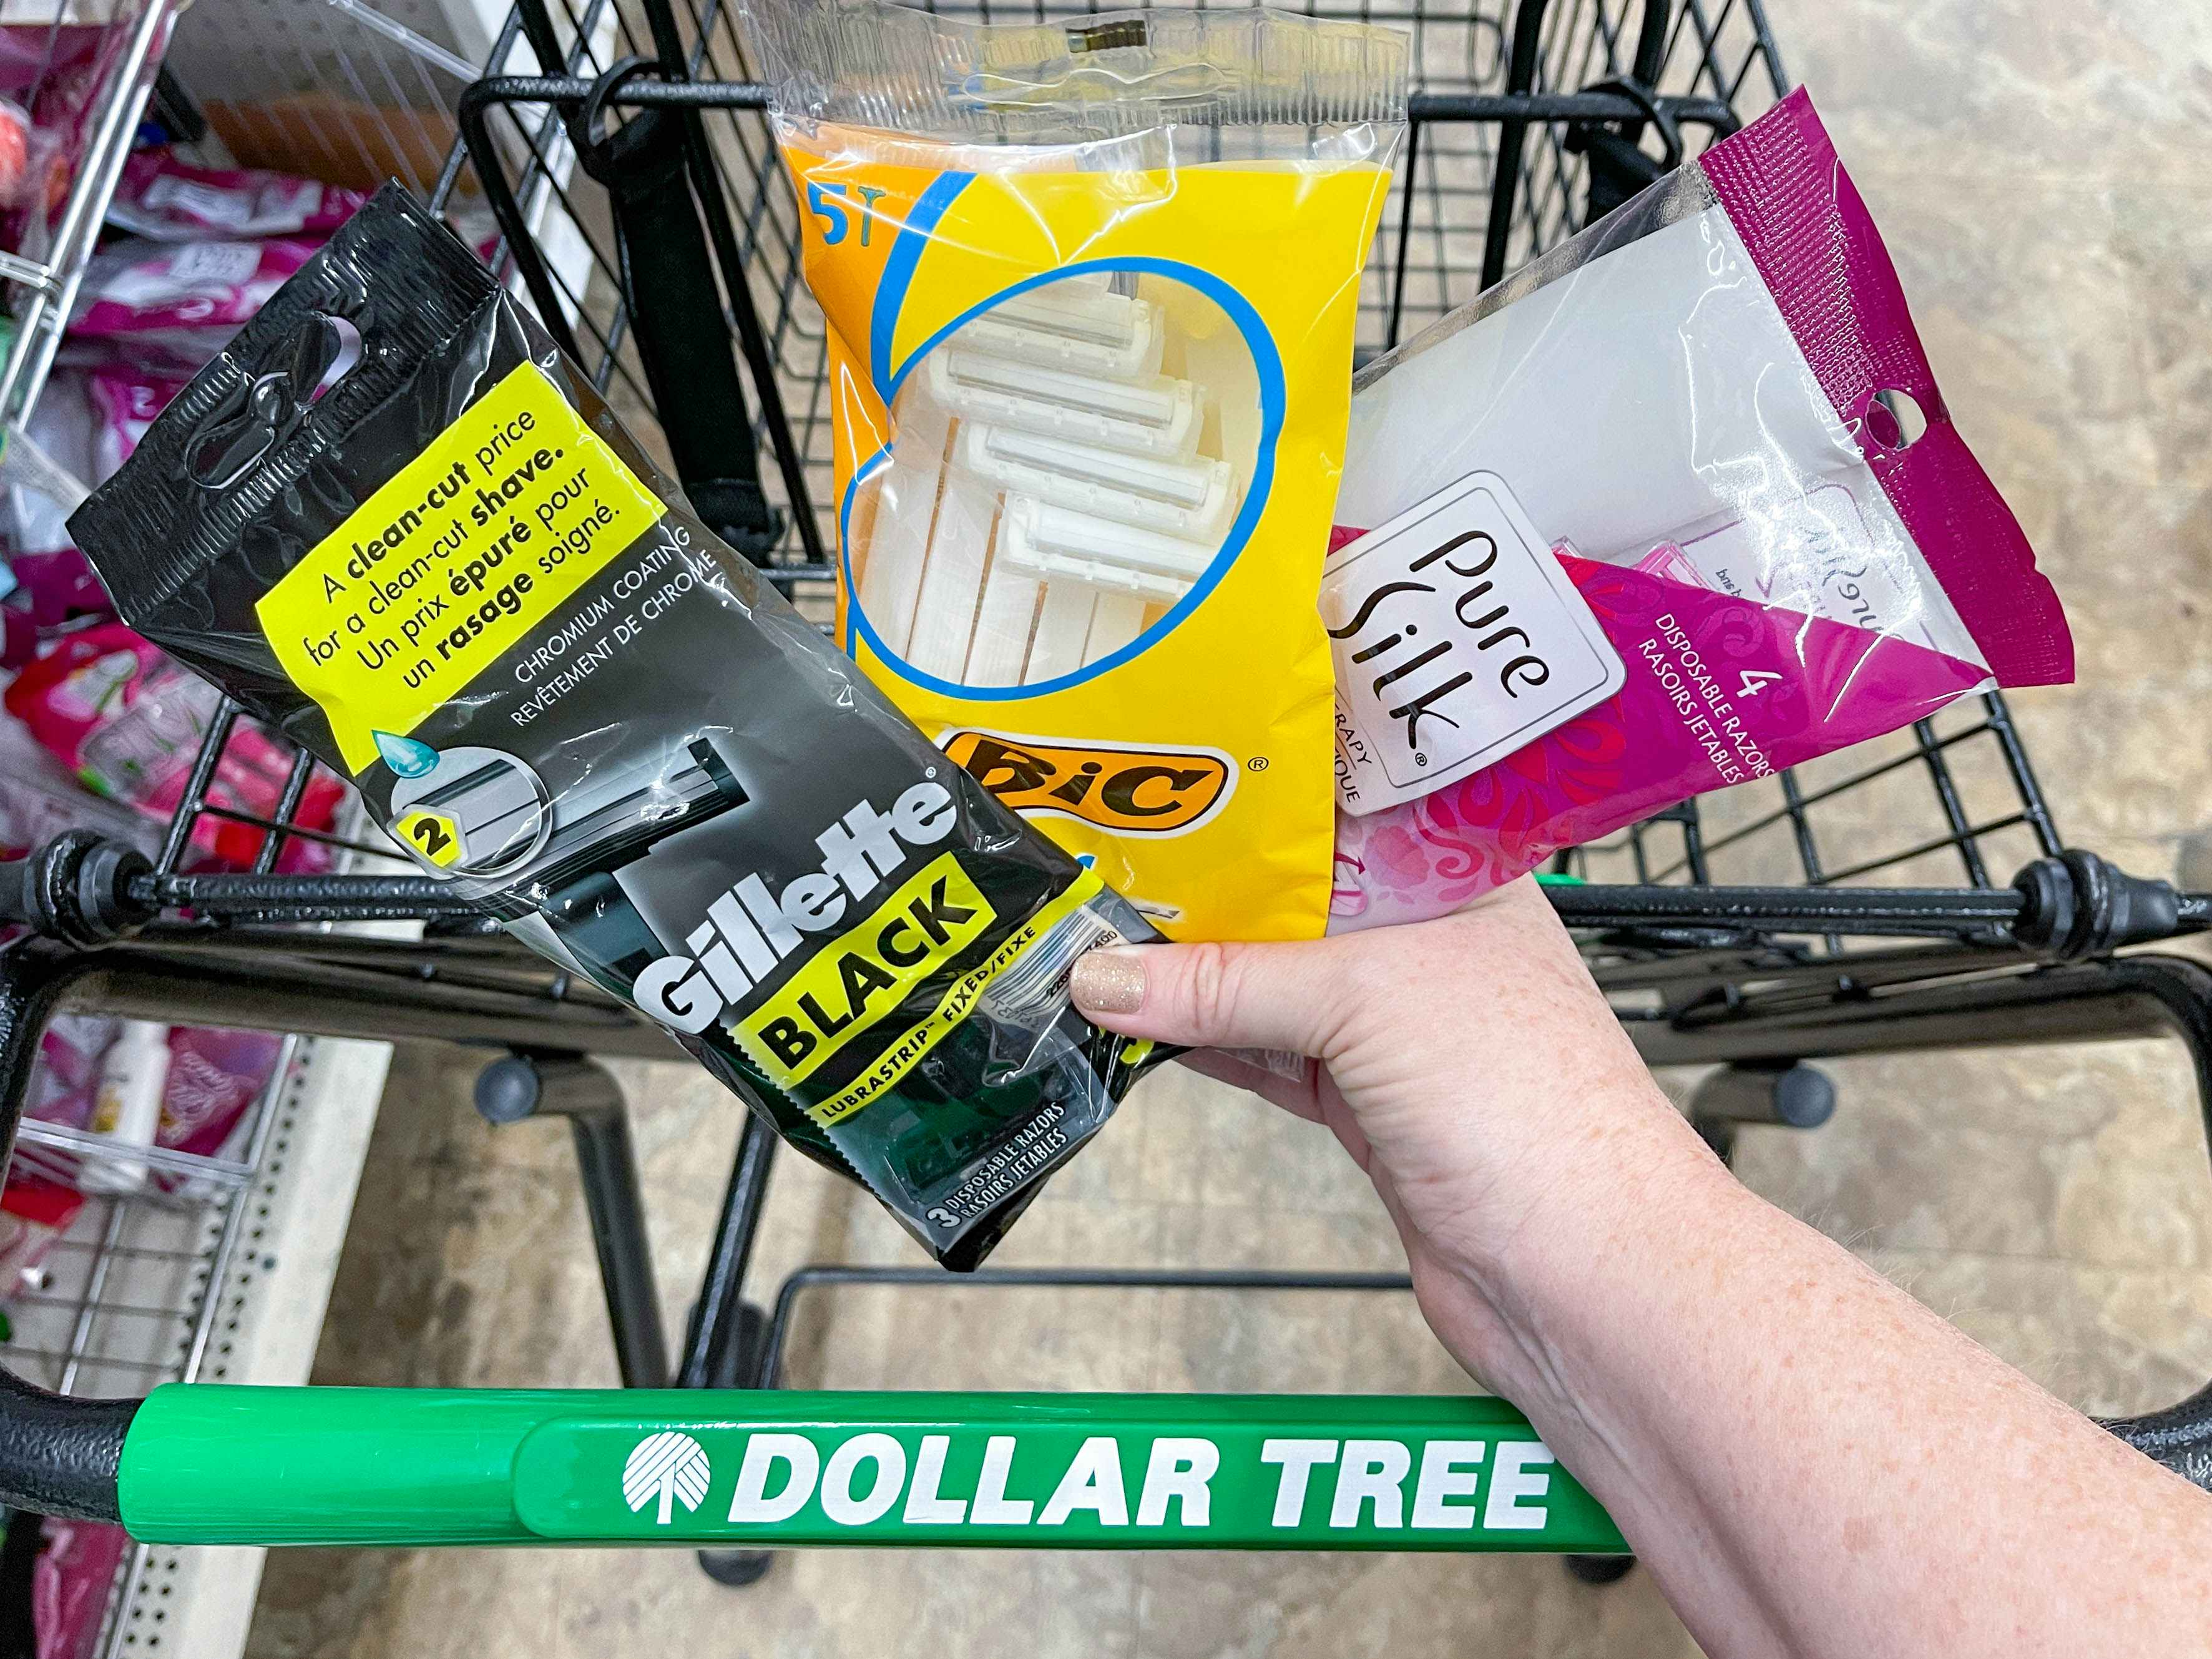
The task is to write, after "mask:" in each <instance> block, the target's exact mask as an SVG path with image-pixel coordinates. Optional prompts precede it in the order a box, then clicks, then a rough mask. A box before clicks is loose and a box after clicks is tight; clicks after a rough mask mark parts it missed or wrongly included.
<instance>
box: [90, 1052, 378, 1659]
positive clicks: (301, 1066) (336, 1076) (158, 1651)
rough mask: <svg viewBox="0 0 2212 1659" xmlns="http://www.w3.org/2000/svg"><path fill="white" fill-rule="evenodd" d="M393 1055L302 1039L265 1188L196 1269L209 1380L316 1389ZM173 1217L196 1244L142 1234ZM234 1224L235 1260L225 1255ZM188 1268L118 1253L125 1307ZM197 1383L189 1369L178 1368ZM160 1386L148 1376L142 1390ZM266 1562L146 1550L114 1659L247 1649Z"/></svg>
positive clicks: (235, 1554) (133, 1572) (275, 1123)
mask: <svg viewBox="0 0 2212 1659" xmlns="http://www.w3.org/2000/svg"><path fill="white" fill-rule="evenodd" d="M391 1059H392V1048H391V1045H390V1044H389V1043H382V1042H337V1041H333V1040H329V1039H302V1040H301V1042H300V1043H299V1045H298V1047H297V1048H296V1049H295V1055H294V1060H293V1065H292V1069H291V1073H290V1075H289V1077H288V1078H287V1079H286V1080H285V1082H284V1084H283V1088H282V1091H281V1092H280V1093H279V1094H278V1096H277V1097H276V1100H275V1101H274V1102H273V1103H271V1104H272V1106H273V1112H272V1115H270V1118H269V1120H268V1128H267V1133H266V1134H265V1136H264V1137H262V1138H261V1139H262V1140H263V1145H262V1146H261V1148H260V1157H259V1158H258V1168H257V1171H256V1174H255V1176H254V1177H253V1180H252V1182H251V1184H250V1185H248V1186H247V1187H246V1188H243V1189H242V1190H241V1192H240V1194H239V1196H238V1199H237V1200H236V1203H235V1208H234V1212H232V1213H231V1214H230V1215H229V1216H228V1217H222V1216H209V1215H206V1214H203V1216H202V1217H201V1218H199V1220H198V1221H197V1227H198V1230H199V1231H198V1233H197V1240H198V1243H199V1250H198V1253H197V1255H196V1256H195V1258H194V1262H193V1265H192V1266H191V1267H190V1268H189V1269H187V1270H186V1271H187V1273H188V1275H190V1276H194V1277H197V1279H198V1281H199V1283H200V1284H201V1285H203V1286H204V1287H205V1288H204V1289H203V1290H202V1291H201V1294H200V1297H199V1298H198V1299H197V1301H195V1302H194V1303H192V1304H191V1308H192V1311H193V1314H194V1323H195V1326H196V1337H197V1340H196V1342H194V1343H192V1344H189V1345H187V1346H186V1349H185V1352H184V1354H183V1356H182V1358H184V1359H185V1360H186V1361H189V1360H190V1359H191V1358H193V1357H194V1349H195V1348H197V1358H198V1364H197V1373H196V1374H197V1380H198V1381H201V1382H208V1383H304V1382H306V1381H307V1372H308V1370H309V1368H310V1367H311V1366H312V1365H313V1363H314V1355H315V1343H316V1340H317V1338H318V1336H319V1334H320V1332H321V1330H322V1324H323V1313H324V1310H325V1308H326V1307H327V1306H328V1304H329V1302H330V1293H331V1279H333V1277H334V1276H335V1275H336V1273H337V1264H338V1255H339V1252H340V1250H341V1249H342V1248H343V1245H344V1243H345V1235H346V1227H347V1225H348V1223H349V1220H350V1218H351V1217H352V1214H353V1200H354V1194H355V1191H356V1188H358V1186H359V1184H360V1181H361V1170H362V1160H363V1159H364V1158H365V1157H366V1156H367V1153H368V1137H369V1132H370V1130H371V1129H372V1128H373V1127H374V1126H375V1122H376V1109H377V1104H378V1102H379V1100H380V1098H381V1097H382V1095H383V1092H384V1079H385V1073H386V1069H387V1067H388V1066H390V1063H391ZM134 1207H145V1208H149V1209H151V1208H152V1206H134ZM165 1221H167V1222H168V1223H170V1224H173V1225H183V1226H184V1227H185V1229H186V1231H187V1234H188V1235H189V1230H190V1228H191V1225H194V1224H192V1223H191V1222H190V1221H188V1220H186V1218H181V1217H176V1216H174V1215H169V1216H166V1217H165V1216H163V1215H161V1214H159V1213H156V1214H153V1215H149V1216H147V1217H145V1218H143V1220H141V1221H135V1222H134V1223H133V1225H132V1227H131V1230H130V1234H129V1236H130V1237H131V1239H132V1241H133V1242H134V1243H136V1242H137V1239H138V1237H139V1235H138V1232H137V1228H138V1227H139V1226H141V1225H143V1227H144V1228H145V1229H146V1242H147V1243H149V1244H156V1243H167V1237H168V1236H167V1234H166V1233H165V1232H164V1226H163V1224H164V1222H165ZM226 1223H228V1227H229V1230H230V1239H231V1248H230V1249H229V1251H228V1261H227V1263H225V1262H223V1261H220V1260H219V1257H220V1256H221V1255H222V1247H221V1241H222V1235H223V1233H224V1231H225V1224H226ZM177 1271H178V1266H177V1264H175V1263H173V1262H170V1261H166V1260H163V1259H160V1258H156V1257H152V1256H141V1255H128V1256H125V1257H122V1258H119V1259H118V1261H116V1263H115V1266H114V1268H113V1274H114V1277H113V1279H112V1291H111V1295H112V1297H115V1298H117V1299H118V1300H121V1299H128V1298H131V1297H136V1296H137V1295H139V1294H142V1293H143V1294H144V1295H145V1296H147V1297H149V1298H151V1299H152V1300H153V1302H154V1304H155V1305H160V1298H161V1297H162V1296H164V1295H165V1294H167V1293H171V1292H173V1291H174V1290H175V1289H176V1285H177V1281H176V1278H175V1275H176V1273H177ZM209 1297H212V1301H211V1302H210V1301H209V1300H208V1299H207V1298H209ZM191 1374H193V1369H192V1367H191V1365H190V1364H179V1365H178V1366H177V1367H176V1369H175V1370H173V1372H172V1373H171V1375H174V1376H185V1375H191ZM149 1380H150V1379H146V1378H144V1377H143V1375H142V1378H141V1381H140V1382H139V1383H137V1385H136V1386H137V1387H143V1386H145V1383H146V1382H147V1381H149ZM263 1556H264V1552H263V1551H261V1550H258V1549H189V1550H184V1549H171V1548H147V1549H143V1550H141V1551H139V1552H138V1553H137V1556H136V1559H133V1560H132V1561H131V1563H130V1564H129V1565H128V1566H127V1567H126V1570H125V1577H124V1579H123V1582H122V1588H121V1594H120V1595H119V1596H118V1601H117V1604H116V1608H115V1611H114V1613H113V1614H112V1616H111V1623H110V1626H109V1629H108V1631H107V1633H106V1643H105V1645H104V1647H103V1649H102V1651H103V1652H104V1653H105V1654H106V1655H108V1656H111V1659H113V1656H125V1655H127V1656H133V1659H152V1656H155V1655H164V1654H177V1655H189V1656H191V1659H219V1656H222V1655H227V1654H236V1653H239V1652H240V1651H241V1650H243V1649H244V1647H245V1644H246V1631H247V1628H248V1626H250V1625H251V1623H252V1617H253V1600H254V1595H255V1594H256V1592H257V1590H258V1588H259V1585H260V1583H261V1565H262V1559H263Z"/></svg>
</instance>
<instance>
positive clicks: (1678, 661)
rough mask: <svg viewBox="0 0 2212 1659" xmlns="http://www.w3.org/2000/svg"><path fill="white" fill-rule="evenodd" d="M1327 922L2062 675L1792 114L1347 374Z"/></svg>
mask: <svg viewBox="0 0 2212 1659" xmlns="http://www.w3.org/2000/svg"><path fill="white" fill-rule="evenodd" d="M1336 524H1337V528H1336V530H1335V532H1334V537H1333V539H1332V546H1331V550H1330V551H1329V554H1328V565H1327V571H1326V574H1325V575H1324V578H1323V580H1322V600H1321V610H1322V620H1323V622H1324V623H1325V624H1326V625H1327V627H1328V633H1329V635H1330V638H1331V640H1332V641H1333V643H1334V647H1335V652H1336V683H1337V720H1336V735H1337V750H1338V753H1337V775H1338V781H1339V794H1340V808H1341V811H1340V817H1339V820H1338V829H1337V877H1336V889H1335V895H1334V902H1333V906H1332V915H1331V917H1330V927H1331V928H1332V929H1334V930H1342V929H1346V928H1352V927H1370V926H1373V925H1375V924H1377V923H1381V922H1391V921H1418V920H1420V919H1421V918H1423V917H1425V916H1433V915H1439V914H1441V913H1443V912H1444V911H1447V910H1449V909H1452V908H1455V907H1456V906H1458V905H1460V904H1462V903H1463V902H1466V901H1467V900H1468V899H1469V898H1471V897H1473V896H1474V895H1476V894H1478V893H1480V892H1483V891H1486V890H1488V889H1490V888H1492V887H1495V886H1497V885H1498V884H1500V883H1503V882H1504V881H1507V880H1510V878H1513V877H1515V876H1517V875H1520V874H1522V872H1525V871H1528V870H1530V869H1533V868H1534V867H1535V866H1537V865H1538V864H1539V863H1541V861H1542V860H1544V859H1546V858H1547V857H1548V856H1549V855H1551V854H1553V853H1554V852H1556V851H1558V850H1559V849H1560V848H1567V847H1573V846H1577V845H1580V844H1583V843H1585V842H1592V841H1595V840H1596V839H1598V838H1600V837H1601V836H1607V835H1610V834H1612V833H1613V832H1614V831H1617V830H1620V829H1625V828H1626V827H1627V826H1628V825H1630V824H1632V823H1638V821H1640V820H1642V819H1643V818H1645V817H1649V816H1650V814H1651V813H1653V812H1656V811H1659V810H1661V809H1662V808H1664V807H1667V806H1670V805H1674V803H1676V802H1678V801H1680V800H1682V799H1686V798H1687V797H1689V796H1691V795H1693V794H1697V793H1701V792H1703V791H1705V790H1710V789H1717V788H1721V787H1725V786H1728V785H1730V784H1735V783H1741V782H1745V781H1751V780H1754V779H1759V778H1764V777H1766V776H1768V775H1771V774H1772V773H1774V772H1777V771H1778V770H1780V769H1783V768H1784V767H1789V766H1794V765H1796V764H1799V763H1802V762H1804V761H1808V760H1810V759H1812V758H1814V757H1816V756H1820V755H1824V754H1827V753H1829V752H1831V751H1832V750H1838V749H1841V748H1844V747H1845V746H1846V745H1848V744H1854V743H1858V742H1861V741H1863V740H1864V739H1867V738H1874V737H1877V736H1880V735H1881V734H1882V733H1885V732H1893V731H1895V730H1897V729H1899V727H1901V726H1908V725H1910V724H1911V723H1912V722H1913V721H1915V720H1922V719H1924V718H1926V717H1927V716H1928V715H1930V714H1934V713H1935V712H1936V710H1938V709H1940V708H1942V707H1943V706H1944V705H1945V704H1947V703H1948V702H1954V700H1956V699H1958V698H1960V697H1963V696H1967V695H1969V694H1970V693H1972V692H1974V691H1977V690H1984V689H1987V688H1989V687H1990V686H1994V685H2007V686H2015V685H2039V684H2049V683H2051V682H2055V681H2062V680H2065V679H2068V678H2071V676H2072V669H2073V649H2072V645H2071V642H2070V641H2069V637H2068V634H2067V630H2066V621H2065V617H2063V614H2062V613H2061V612H2060V611H2059V608H2058V602H2057V597H2056V596H2055V595H2054V594H2053V592H2051V585H2050V583H2049V582H2048V581H2046V580H2045V579H2044V578H2043V577H2042V576H2040V575H2039V574H2037V571H2036V568H2035V559H2034V555H2033V553H2032V552H2031V551H2030V550H2029V548H2028V545H2027V539H2026V538H2025V537H2024V536H2022V534H2021V530H2020V526H2018V524H2017V523H2015V520H2014V519H2013V516H2012V514H2011V513H2010V512H2009V511H2008V510H2007V508H2006V507H2005V504H2004V501H2002V498H2001V497H2000V496H1999V495H1997V492H1996V489H1995V488H1994V486H1992V485H1991V484H1990V481H1989V479H1988V477H1986V476H1985V475H1984V473H1983V471H1982V470H1981V468H1980V466H1979V465H1977V464H1976V462H1975V460H1974V458H1973V456H1972V453H1970V452H1969V451H1968V450H1967V447H1966V441H1965V440H1964V439H1963V438H1962V437H1961V436H1960V434H1959V431H1958V428H1956V427H1955V426H1954V425H1953V424H1952V422H1951V417H1950V413H1949V411H1948V410H1947V409H1946V408H1945V407H1944V404H1943V398H1942V393H1941V392H1940V391H1938V389H1937V387H1936V380H1935V376H1934V374H1933V373H1932V371H1931V370H1930V369H1929V364H1928V359H1927V356H1926V354H1925V353H1924V352H1923V349H1922V348H1921V343H1920V339H1919V337H1918V335H1917V333H1916V331H1914V328H1913V325H1912V319H1911V315H1910V313H1908V312H1907V310H1906V308H1905V296H1904V293H1903V290H1902V289H1901V288H1900V287H1899V283H1898V280H1897V274H1896V272H1895V270H1893V268H1892V266H1891V264H1890V260H1889V256H1888V253H1887V251H1886V250H1885V249H1884V247H1883V246H1882V242H1881V236H1880V234H1879V233H1878V232H1876V230H1875V227H1874V223H1873V222H1872V220H1871V219H1870V218H1869V216H1868V214H1867V210H1866V208H1865V205H1864V204H1863V203H1862V202H1861V201H1860V199H1859V197H1858V193H1857V191H1856V190H1855V189H1854V188H1853V187H1852V185H1851V180H1850V174H1849V173H1846V172H1845V171H1844V167H1843V166H1842V164H1841V162H1840V161H1838V159H1837V156H1836V152H1835V149H1834V147H1833V146H1832V144H1831V143H1830V142H1829V139H1828V136H1827V134H1826V131H1823V130H1822V128H1821V125H1820V118H1819V117H1818V116H1816V115H1815V114H1814V112H1813V106H1812V104H1811V102H1810V100H1808V98H1807V97H1806V96H1805V94H1803V93H1802V92H1801V93H1797V94H1793V95H1792V96H1791V97H1790V98H1789V99H1787V100H1784V102H1783V103H1782V104H1781V105H1779V106H1778V107H1776V108H1775V109H1773V110H1772V111H1771V112H1768V113H1767V114H1766V115H1765V116H1763V117H1761V118H1759V120H1757V121H1755V122H1753V123H1752V124H1751V125H1749V126H1747V127H1746V128H1745V129H1744V130H1743V131H1741V132H1739V133H1736V134H1735V135H1734V136H1732V137H1729V138H1727V139H1725V140H1723V142H1722V143H1718V144H1717V145H1715V146H1714V147H1713V148H1712V149H1709V150H1707V151H1706V152H1705V154H1704V155H1702V156H1700V157H1699V158H1698V159H1697V160H1695V161H1692V162H1689V163H1686V164H1685V165H1684V166H1683V167H1680V168H1679V169H1677V170H1676V171H1675V172H1674V173H1672V174H1670V175H1669V176H1668V177H1667V178H1665V179H1662V180H1661V181H1660V182H1659V183H1657V184H1656V185H1652V186H1651V187H1650V189H1648V190H1646V191H1644V193H1643V194H1641V195H1640V196H1638V197H1635V198H1634V199H1633V200H1632V201H1630V202H1628V203H1626V204H1623V205H1622V206H1621V207H1620V209H1618V210H1616V211H1614V212H1613V214H1611V215H1609V216H1607V217H1606V218H1604V219H1603V220H1601V221H1600V222H1598V223H1596V224H1595V225H1593V226H1591V227H1590V228H1589V229H1588V230H1586V231H1584V232H1583V234H1580V235H1578V236H1577V237H1575V238H1573V239H1572V240H1570V241H1567V242H1565V243H1563V244H1561V245H1560V246H1559V247H1557V248H1555V249H1553V250H1552V251H1551V252H1548V253H1547V254H1545V255H1543V256H1542V257H1541V258H1538V259H1537V260H1536V261H1535V262H1534V264H1531V265H1530V266H1529V267H1528V269H1527V270H1523V271H1522V272H1521V273H1520V274H1518V275H1516V276H1513V277H1511V278H1510V279H1509V280H1508V281H1506V282H1505V283H1502V284H1500V285H1499V286H1498V288H1496V289H1492V291H1490V292H1489V293H1486V294H1485V295H1482V296H1481V297H1480V299H1478V300H1477V301H1474V303H1473V304H1471V305H1469V306H1467V307H1463V308H1462V310H1460V311H1458V312H1455V313H1453V314H1452V315H1450V316H1449V317H1447V318H1445V319H1443V320H1442V321H1441V322H1439V323H1437V325H1435V326H1434V327H1433V328H1431V329H1430V330H1429V331H1426V332H1425V333H1424V334H1422V335H1420V336H1419V337H1417V338H1415V339H1413V340H1412V341H1410V342H1408V343H1407V344H1405V345H1403V346H1401V347H1400V348H1399V349H1397V350H1395V351H1394V352H1392V353H1391V354H1389V356H1386V357H1383V358H1381V359H1379V360H1378V361H1376V362H1374V363H1372V364H1370V365H1369V366H1367V367H1366V368H1364V369H1363V370H1362V371H1361V372H1360V374H1358V377H1357V380H1356V384H1355V391H1354V393H1353V397H1352V423H1351V435H1350V439H1349V441H1348V445H1347V448H1346V460H1345V473H1344V488H1343V490H1342V493H1341V494H1340V497H1339V499H1338V502H1337V509H1336Z"/></svg>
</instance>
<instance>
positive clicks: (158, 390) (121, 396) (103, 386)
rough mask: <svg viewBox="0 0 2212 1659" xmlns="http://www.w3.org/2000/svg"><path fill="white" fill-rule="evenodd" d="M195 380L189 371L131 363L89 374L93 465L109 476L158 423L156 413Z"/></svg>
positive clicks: (97, 471) (97, 472) (101, 475)
mask: <svg viewBox="0 0 2212 1659" xmlns="http://www.w3.org/2000/svg"><path fill="white" fill-rule="evenodd" d="M189 384H191V377H190V376H189V375H183V376H180V375H174V374H163V373H161V371H160V370H159V369H155V368H137V367H136V366H134V365H132V364H130V363H110V364H106V365H104V366H103V367H101V368H95V369H94V370H93V371H92V372H91V373H90V374H88V375H86V376H85V387H86V392H87V394H88V397H89V398H90V399H91V403H92V413H93V433H92V465H93V471H94V475H95V476H96V477H99V478H100V479H102V480H105V479H108V478H112V477H114V476H115V472H116V469H117V468H118V467H119V466H121V465H123V463H124V462H125V461H127V460H129V459H131V453H132V452H133V451H134V450H136V449H137V447H138V441H139V440H140V439H141V438H143V437H144V436H145V435H146V428H148V427H149V426H151V425H153V424H154V417H155V416H156V415H159V414H160V413H161V411H162V410H165V409H167V407H168V406H169V399H171V398H173V397H175V396H176V395H177V394H178V393H179V392H182V391H183V390H184V389H185V386H188V385H189Z"/></svg>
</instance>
